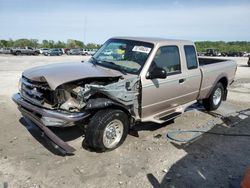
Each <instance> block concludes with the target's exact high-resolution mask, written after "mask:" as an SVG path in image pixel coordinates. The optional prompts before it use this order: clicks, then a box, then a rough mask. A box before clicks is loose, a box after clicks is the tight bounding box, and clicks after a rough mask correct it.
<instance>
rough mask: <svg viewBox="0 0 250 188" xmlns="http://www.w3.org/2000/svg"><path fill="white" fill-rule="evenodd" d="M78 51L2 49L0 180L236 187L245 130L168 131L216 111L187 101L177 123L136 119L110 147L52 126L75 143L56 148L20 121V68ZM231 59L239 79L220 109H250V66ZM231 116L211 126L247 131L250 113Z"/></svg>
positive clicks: (245, 159) (246, 147)
mask: <svg viewBox="0 0 250 188" xmlns="http://www.w3.org/2000/svg"><path fill="white" fill-rule="evenodd" d="M85 58H86V57H85ZM82 59H83V57H81V56H61V57H43V56H37V57H32V56H20V57H16V56H0V119H1V131H0V187H1V186H3V187H37V188H38V187H230V186H234V185H236V187H238V186H237V185H239V182H240V180H241V179H242V177H243V175H244V173H245V170H246V168H247V167H248V166H249V165H250V157H249V156H250V144H249V141H250V137H241V136H220V135H212V134H204V135H203V136H202V137H200V138H199V139H198V140H196V141H194V142H193V143H190V144H182V145H180V144H176V143H171V142H170V141H169V140H167V139H166V133H167V132H168V131H169V130H173V129H190V128H197V127H201V126H202V125H204V124H206V123H207V122H208V121H210V120H212V119H214V118H215V117H214V116H213V115H211V114H208V113H206V112H204V111H203V109H202V108H190V110H189V111H188V112H186V113H185V114H184V115H183V116H181V117H180V118H177V119H176V120H175V121H174V123H173V122H172V123H167V124H165V125H157V124H144V125H138V126H137V127H135V130H134V131H133V133H135V132H138V134H139V137H135V136H132V135H129V136H128V138H127V140H126V141H125V143H124V144H123V145H122V146H121V147H120V148H118V149H116V150H114V151H112V152H107V153H95V152H91V151H88V150H86V149H84V148H83V147H82V140H83V135H82V131H81V130H80V129H79V128H77V127H75V128H68V129H65V130H55V132H56V133H57V134H59V135H60V136H61V137H62V138H63V139H64V140H66V141H68V142H69V143H70V145H72V146H73V147H75V148H76V149H77V151H76V153H75V155H73V156H66V157H63V156H60V155H59V154H58V153H57V152H56V151H55V150H53V148H51V147H50V145H49V144H48V143H47V142H46V141H44V139H43V138H42V137H41V136H40V135H39V134H38V133H37V132H36V131H35V129H34V128H33V127H30V126H28V125H27V124H26V123H25V122H24V120H23V119H22V118H21V115H20V113H19V112H18V110H17V108H16V106H15V104H14V103H13V102H12V101H11V95H12V94H13V93H15V92H17V83H18V79H19V77H20V76H21V72H22V71H23V70H25V69H27V68H29V67H33V66H38V65H39V66H40V65H44V64H48V63H59V62H79V61H81V60H82ZM235 60H236V61H237V63H238V70H237V75H236V82H235V83H234V84H233V85H232V86H231V87H230V89H229V95H228V100H227V102H224V103H223V104H222V106H221V107H220V108H219V110H217V111H216V113H219V114H227V113H231V112H235V111H239V110H247V109H249V110H250V95H249V94H250V68H249V67H247V65H246V62H247V59H246V58H235ZM230 118H231V119H230V121H231V122H230V121H229V122H228V121H225V122H219V123H218V124H217V125H216V126H215V128H213V130H212V131H213V132H221V133H231V134H234V133H237V134H250V116H248V117H243V118H242V117H230ZM232 121H234V122H238V121H240V122H239V123H238V124H236V125H232V124H233V122H232ZM28 130H29V131H28Z"/></svg>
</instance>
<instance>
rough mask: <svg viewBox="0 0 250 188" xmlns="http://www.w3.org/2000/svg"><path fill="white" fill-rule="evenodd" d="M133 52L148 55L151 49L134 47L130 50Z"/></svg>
mask: <svg viewBox="0 0 250 188" xmlns="http://www.w3.org/2000/svg"><path fill="white" fill-rule="evenodd" d="M132 51H134V52H142V53H146V54H148V53H149V52H150V51H151V48H148V47H145V46H134V48H133V49H132Z"/></svg>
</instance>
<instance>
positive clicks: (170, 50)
mask: <svg viewBox="0 0 250 188" xmlns="http://www.w3.org/2000/svg"><path fill="white" fill-rule="evenodd" d="M152 63H153V66H156V67H159V68H163V69H165V71H166V72H167V73H168V74H175V73H180V72H181V61H180V54H179V48H178V47H177V46H163V47H160V48H159V49H158V50H157V52H156V55H155V57H154V60H153V62H152Z"/></svg>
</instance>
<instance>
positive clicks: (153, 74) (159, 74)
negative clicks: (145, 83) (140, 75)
mask: <svg viewBox="0 0 250 188" xmlns="http://www.w3.org/2000/svg"><path fill="white" fill-rule="evenodd" d="M166 77H167V73H166V71H165V70H164V69H162V68H158V67H155V68H154V69H152V70H151V71H149V72H148V73H147V77H146V78H147V79H155V78H161V79H164V78H166Z"/></svg>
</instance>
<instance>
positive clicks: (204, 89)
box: [198, 57, 237, 99]
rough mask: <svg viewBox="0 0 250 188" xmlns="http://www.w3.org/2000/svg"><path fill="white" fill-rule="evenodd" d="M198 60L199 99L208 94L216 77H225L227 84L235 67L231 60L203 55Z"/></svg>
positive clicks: (216, 80) (231, 79) (232, 75)
mask: <svg viewBox="0 0 250 188" xmlns="http://www.w3.org/2000/svg"><path fill="white" fill-rule="evenodd" d="M198 60H199V65H200V70H201V75H202V82H201V87H200V94H199V99H204V98H207V97H208V96H209V94H210V92H211V90H212V89H213V88H214V86H215V84H216V83H217V82H218V81H219V80H218V79H221V78H225V79H226V84H227V85H229V84H230V83H231V82H232V81H233V79H234V75H235V71H236V67H237V65H236V63H235V62H234V61H233V60H229V59H219V58H203V57H202V58H201V57H198Z"/></svg>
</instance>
